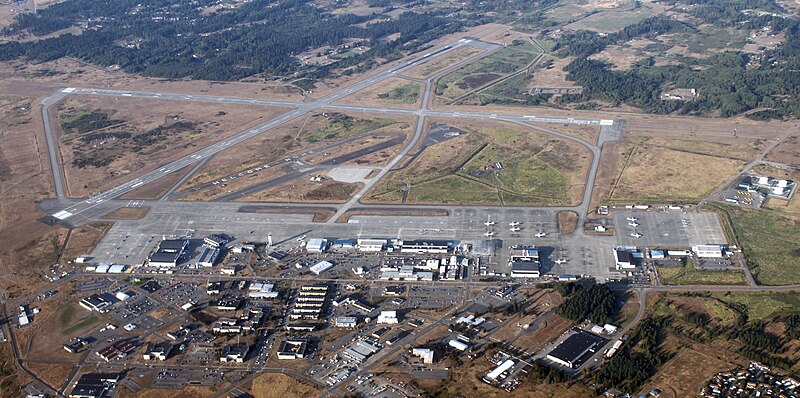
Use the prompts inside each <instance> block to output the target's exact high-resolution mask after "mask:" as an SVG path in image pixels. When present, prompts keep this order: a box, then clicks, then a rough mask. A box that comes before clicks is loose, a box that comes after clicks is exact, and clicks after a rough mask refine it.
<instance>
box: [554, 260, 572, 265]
mask: <svg viewBox="0 0 800 398" xmlns="http://www.w3.org/2000/svg"><path fill="white" fill-rule="evenodd" d="M568 261H569V260H566V259H563V258H559V259H558V260H556V261H555V263H556V264H557V265H561V264H564V263H567V262H568Z"/></svg>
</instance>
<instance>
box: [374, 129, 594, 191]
mask: <svg viewBox="0 0 800 398" xmlns="http://www.w3.org/2000/svg"><path fill="white" fill-rule="evenodd" d="M454 126H455V127H457V128H459V129H462V130H463V131H465V132H466V134H462V135H460V136H458V137H456V138H452V139H450V140H447V141H444V142H441V143H438V144H435V145H431V146H430V147H427V148H425V149H424V150H423V151H422V152H421V153H419V154H418V155H417V156H416V158H414V159H413V160H412V161H411V162H410V163H408V162H407V164H403V165H401V166H398V167H397V168H395V170H394V171H392V172H390V173H389V174H387V175H386V176H385V177H384V179H383V180H382V181H380V182H379V183H378V184H377V185H376V187H375V188H374V189H373V190H372V191H371V192H370V193H369V194H368V200H369V201H374V202H381V203H386V202H389V203H396V202H398V201H400V202H403V201H404V200H405V203H494V204H499V203H505V204H512V203H513V204H522V203H540V204H548V205H549V204H559V203H576V201H579V200H580V197H581V193H582V190H583V185H584V178H585V174H586V172H587V169H588V160H589V158H590V155H589V154H588V151H587V150H586V149H585V148H583V147H582V146H580V145H579V144H577V143H574V142H568V141H566V140H561V139H554V138H552V137H549V136H548V135H546V134H543V133H539V132H535V131H534V130H532V129H526V128H524V127H519V126H516V125H511V124H505V123H492V124H484V123H480V122H469V123H467V124H464V123H463V122H461V123H459V124H454ZM402 191H405V192H402Z"/></svg>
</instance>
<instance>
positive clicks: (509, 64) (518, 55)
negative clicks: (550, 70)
mask: <svg viewBox="0 0 800 398" xmlns="http://www.w3.org/2000/svg"><path fill="white" fill-rule="evenodd" d="M536 53H537V51H536V48H534V47H533V45H532V44H530V43H529V42H527V41H522V40H515V41H514V42H513V43H512V44H511V45H510V46H507V47H504V48H501V49H500V50H498V51H496V52H495V53H494V54H491V55H489V56H487V57H484V58H481V59H479V60H477V61H475V62H472V63H470V64H468V65H465V66H463V67H461V68H459V69H457V70H455V71H453V72H451V73H449V74H447V75H445V76H443V77H442V78H440V79H439V80H438V81H437V82H436V95H437V97H440V99H441V100H443V101H447V100H451V99H454V98H456V97H459V96H461V95H463V94H465V93H467V92H469V91H470V90H474V89H476V88H478V87H481V86H483V85H485V84H487V83H489V82H492V81H494V80H496V79H498V78H500V77H502V76H505V75H508V74H510V73H513V72H515V71H517V70H519V69H521V68H523V67H524V66H525V65H527V64H528V63H529V62H531V61H532V60H533V57H534V56H535V54H536Z"/></svg>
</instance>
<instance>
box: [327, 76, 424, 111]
mask: <svg viewBox="0 0 800 398" xmlns="http://www.w3.org/2000/svg"><path fill="white" fill-rule="evenodd" d="M421 94H422V85H421V84H420V83H417V82H413V81H409V80H406V79H401V78H399V77H391V78H389V79H386V80H384V81H382V82H381V83H380V84H376V85H373V86H369V87H367V88H365V89H363V90H360V91H356V92H355V93H353V94H350V95H348V96H346V97H344V98H342V99H340V100H338V101H336V102H335V103H337V104H356V105H359V104H360V105H363V104H368V105H379V104H386V105H391V106H392V107H401V108H414V109H416V108H418V107H419V104H420V103H421V102H422V95H421Z"/></svg>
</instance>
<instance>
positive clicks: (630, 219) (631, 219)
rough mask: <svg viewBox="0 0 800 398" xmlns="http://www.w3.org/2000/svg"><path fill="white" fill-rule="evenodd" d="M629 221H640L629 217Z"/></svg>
mask: <svg viewBox="0 0 800 398" xmlns="http://www.w3.org/2000/svg"><path fill="white" fill-rule="evenodd" d="M627 220H628V221H639V219H638V218H636V217H628V218H627Z"/></svg>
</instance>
